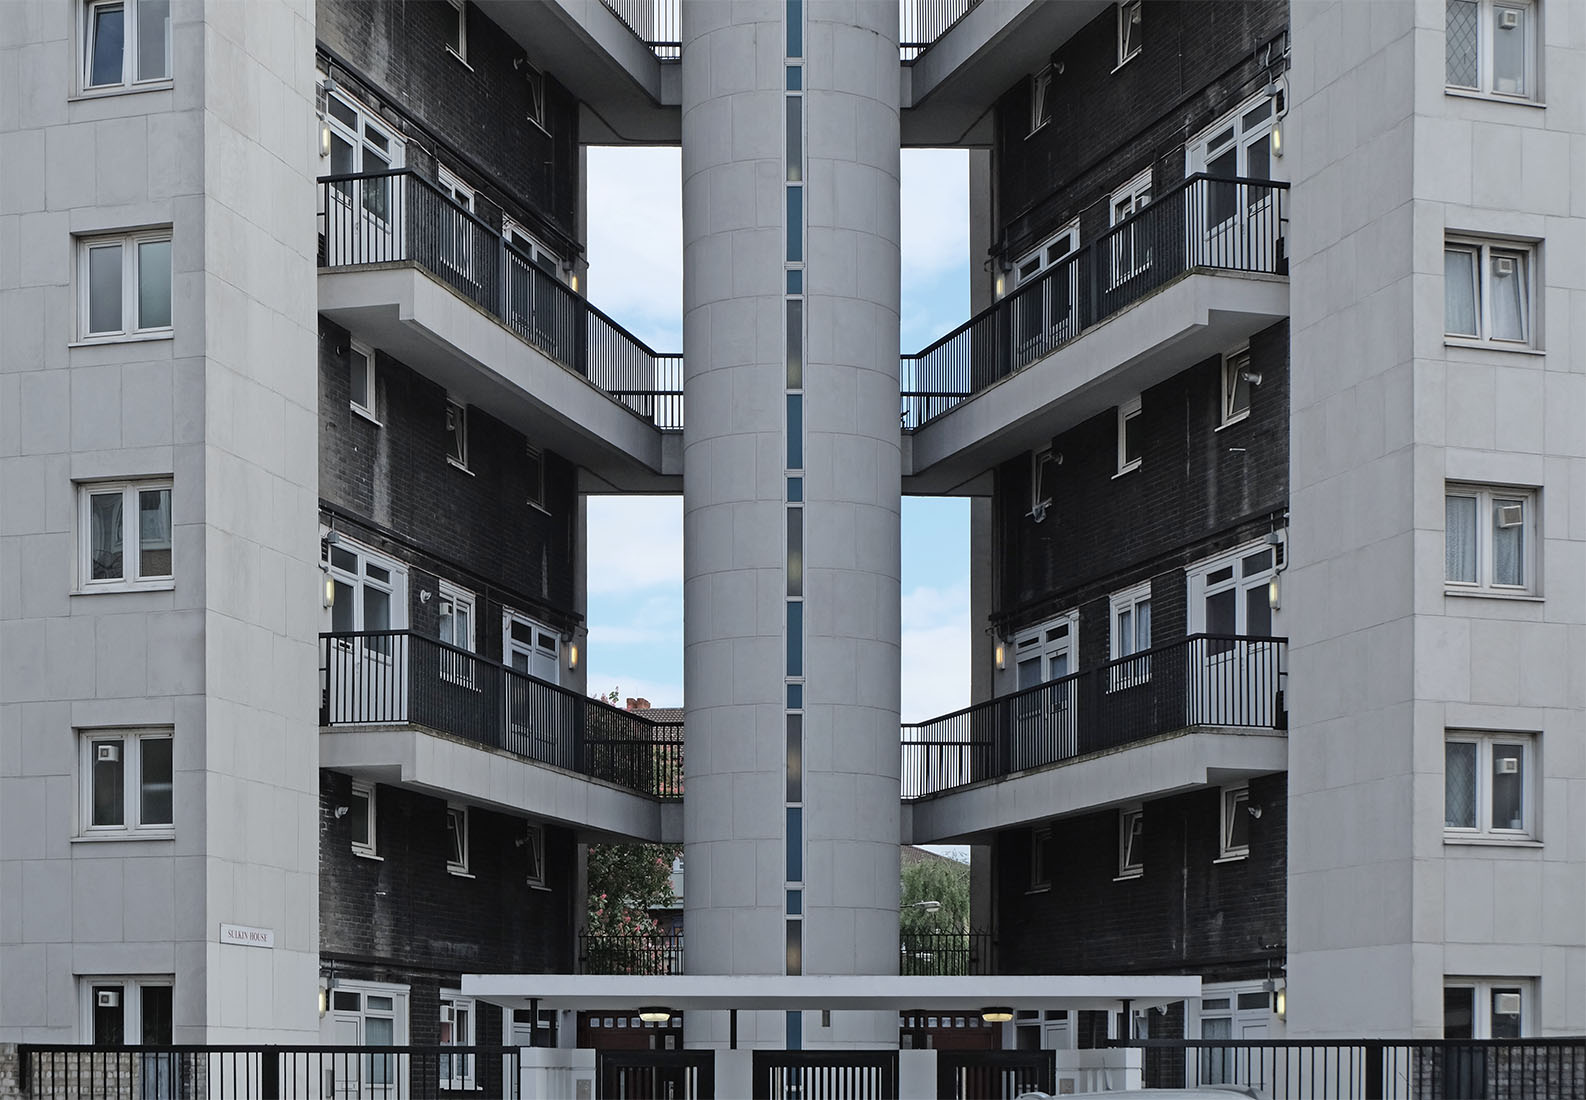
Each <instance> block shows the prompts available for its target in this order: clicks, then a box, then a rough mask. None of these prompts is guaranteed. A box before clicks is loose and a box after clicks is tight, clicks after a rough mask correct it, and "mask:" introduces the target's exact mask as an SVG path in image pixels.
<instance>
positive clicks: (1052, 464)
mask: <svg viewBox="0 0 1586 1100" xmlns="http://www.w3.org/2000/svg"><path fill="white" fill-rule="evenodd" d="M1062 464H1063V456H1062V455H1060V454H1058V453H1057V452H1056V451H1054V450H1053V449H1052V448H1051V447H1043V448H1041V449H1040V450H1038V451H1031V452H1030V515H1031V516H1033V517H1035V518H1036V519H1037V521H1039V520H1044V519H1045V518H1046V510H1047V509H1048V508H1050V507H1051V506H1052V499H1053V494H1052V493H1050V492H1046V493H1043V492H1042V491H1041V490H1042V489H1043V488H1049V485H1048V482H1047V476H1048V470H1049V469H1050V471H1051V476H1052V477H1054V478H1055V476H1056V471H1057V469H1058V468H1059V467H1060V466H1061V465H1062Z"/></svg>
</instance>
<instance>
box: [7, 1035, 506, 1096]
mask: <svg viewBox="0 0 1586 1100" xmlns="http://www.w3.org/2000/svg"><path fill="white" fill-rule="evenodd" d="M18 1053H19V1055H20V1057H21V1076H22V1080H21V1086H22V1094H23V1095H24V1096H26V1097H29V1098H30V1100H321V1098H322V1097H344V1098H347V1100H353V1098H379V1100H440V1098H441V1097H450V1096H481V1095H484V1096H495V1097H503V1098H511V1100H515V1098H516V1097H518V1096H520V1095H521V1093H520V1088H521V1080H520V1077H521V1075H520V1073H519V1062H518V1048H516V1047H493V1046H468V1047H463V1046H457V1047H414V1046H401V1047H373V1046H290V1047H288V1046H227V1047H220V1046H169V1047H154V1046H133V1047H121V1048H103V1047H92V1046H23V1047H21V1048H19V1051H18Z"/></svg>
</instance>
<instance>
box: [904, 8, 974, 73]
mask: <svg viewBox="0 0 1586 1100" xmlns="http://www.w3.org/2000/svg"><path fill="white" fill-rule="evenodd" d="M979 5H980V0H898V55H899V56H900V57H901V58H902V59H903V60H904V61H913V60H914V59H915V58H917V57H919V56H920V54H922V53H924V52H925V51H926V50H928V49H930V47H931V45H932V43H934V42H935V41H936V40H937V39H938V38H940V37H942V35H944V34H946V33H947V32H948V31H950V30H952V29H953V27H955V26H956V25H957V24H958V21H959V20H960V19H962V18H963V17H964V16H966V15H968V14H969V13H970V11H971V10H972V9H974V8H976V7H978V6H979Z"/></svg>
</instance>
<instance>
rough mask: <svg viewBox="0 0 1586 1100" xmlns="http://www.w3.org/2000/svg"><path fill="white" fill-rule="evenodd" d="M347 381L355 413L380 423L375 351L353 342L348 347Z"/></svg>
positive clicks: (365, 345) (367, 346) (366, 345)
mask: <svg viewBox="0 0 1586 1100" xmlns="http://www.w3.org/2000/svg"><path fill="white" fill-rule="evenodd" d="M347 381H348V385H349V387H350V389H351V392H352V399H351V400H352V409H353V412H357V413H362V414H363V415H364V416H366V417H368V418H369V419H370V420H373V421H375V422H376V423H379V419H378V417H377V416H376V415H375V410H374V349H373V348H371V347H370V346H369V345H368V344H360V343H359V342H358V341H356V340H353V341H351V342H350V343H349V344H348V346H347Z"/></svg>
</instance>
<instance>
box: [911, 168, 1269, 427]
mask: <svg viewBox="0 0 1586 1100" xmlns="http://www.w3.org/2000/svg"><path fill="white" fill-rule="evenodd" d="M1287 196H1288V184H1286V183H1275V182H1273V181H1271V180H1255V179H1214V178H1212V177H1211V176H1207V175H1204V174H1199V175H1194V176H1191V177H1190V178H1189V179H1187V180H1185V181H1184V182H1183V183H1181V184H1179V185H1178V186H1177V187H1174V188H1173V189H1172V190H1171V191H1169V192H1167V193H1166V194H1165V195H1162V196H1161V197H1159V198H1157V199H1156V200H1155V201H1153V202H1152V203H1151V204H1150V205H1149V206H1147V207H1146V208H1145V209H1143V210H1141V211H1139V212H1137V213H1135V214H1134V215H1132V216H1131V217H1129V218H1128V219H1127V220H1125V221H1123V222H1121V223H1119V224H1118V225H1117V226H1115V227H1114V228H1112V229H1111V230H1109V231H1108V232H1107V233H1106V234H1105V235H1103V236H1102V237H1101V238H1100V239H1098V240H1096V241H1094V242H1093V243H1091V244H1089V245H1086V246H1085V247H1084V248H1081V249H1080V250H1079V251H1077V252H1075V253H1074V254H1073V255H1071V256H1068V257H1067V258H1065V259H1063V260H1060V261H1058V262H1057V263H1055V264H1053V265H1052V266H1051V267H1049V268H1048V269H1047V270H1046V271H1045V272H1043V273H1042V274H1041V275H1039V276H1038V277H1036V278H1034V279H1032V280H1031V281H1030V282H1028V283H1026V284H1025V285H1023V286H1021V287H1019V288H1018V289H1017V290H1014V291H1013V292H1012V293H1010V294H1008V295H1007V296H1006V297H1004V298H1002V299H1001V300H999V301H998V302H997V303H996V304H995V305H993V306H991V307H990V308H988V309H985V310H982V311H981V312H980V313H978V314H976V315H975V316H974V317H971V318H970V319H969V320H968V321H966V322H965V323H964V324H962V325H960V326H959V327H958V328H956V329H954V330H953V331H952V332H950V333H948V334H947V335H946V336H943V337H942V338H941V339H940V340H938V341H936V342H935V343H934V344H932V345H931V346H930V347H928V348H926V349H925V350H924V351H921V352H918V353H917V354H914V355H904V356H902V357H901V360H900V364H899V367H900V374H901V379H902V409H901V413H900V420H901V423H902V425H903V427H905V428H918V427H920V426H921V425H922V424H925V423H926V422H927V421H929V420H931V419H932V418H934V417H937V416H940V415H941V414H943V413H945V412H946V411H947V410H949V409H951V408H952V407H953V406H955V405H957V404H958V403H959V402H961V401H963V400H965V399H966V398H968V397H970V396H972V395H973V394H976V393H978V392H980V391H981V390H983V389H985V388H986V387H987V386H989V385H991V384H992V383H993V382H996V381H997V380H998V379H1001V378H1005V377H1007V376H1008V375H1010V374H1012V373H1013V372H1015V371H1017V370H1020V369H1022V368H1023V367H1026V366H1028V365H1029V364H1031V363H1033V362H1035V361H1036V360H1037V359H1041V358H1043V357H1045V356H1047V355H1050V354H1051V353H1052V352H1054V351H1056V350H1057V349H1058V348H1060V347H1062V346H1063V345H1065V344H1067V343H1069V342H1070V341H1072V340H1074V339H1075V338H1077V337H1078V336H1079V335H1080V334H1081V333H1082V332H1084V331H1085V330H1086V329H1088V328H1090V327H1091V326H1092V325H1095V324H1096V323H1098V322H1100V321H1104V320H1106V319H1107V318H1108V317H1111V316H1112V315H1113V314H1115V313H1117V312H1118V311H1120V310H1122V309H1123V308H1124V307H1126V306H1129V305H1133V304H1134V303H1135V302H1138V301H1139V300H1140V299H1142V298H1144V297H1146V296H1147V295H1148V294H1150V293H1152V292H1153V291H1155V290H1157V289H1158V288H1160V287H1162V286H1165V285H1166V284H1168V283H1170V282H1172V281H1173V280H1175V279H1177V278H1179V277H1180V276H1181V275H1184V274H1185V273H1187V272H1190V271H1193V270H1195V269H1197V268H1209V269H1215V270H1225V271H1244V272H1252V273H1258V274H1268V275H1283V274H1287V273H1288V258H1287V256H1286V254H1285V244H1284V238H1285V233H1286V232H1287V227H1288V221H1287V211H1286V203H1287Z"/></svg>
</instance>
